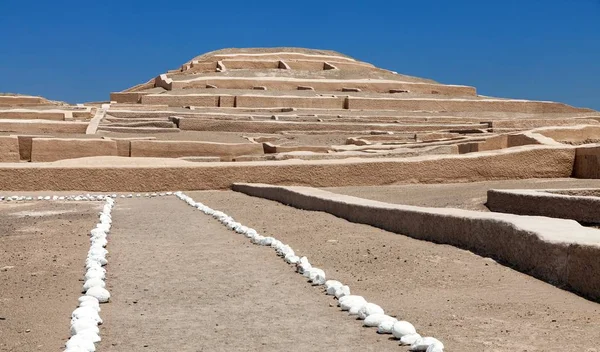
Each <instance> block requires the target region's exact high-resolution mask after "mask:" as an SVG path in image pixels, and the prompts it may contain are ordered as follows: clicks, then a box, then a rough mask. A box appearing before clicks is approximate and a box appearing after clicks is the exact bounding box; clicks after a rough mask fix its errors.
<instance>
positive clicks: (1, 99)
mask: <svg viewBox="0 0 600 352" xmlns="http://www.w3.org/2000/svg"><path fill="white" fill-rule="evenodd" d="M47 103H48V101H46V99H44V98H42V97H31V96H20V95H16V96H13V95H1V96H0V106H27V105H44V104H47Z"/></svg>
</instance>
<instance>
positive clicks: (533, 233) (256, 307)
mask: <svg viewBox="0 0 600 352" xmlns="http://www.w3.org/2000/svg"><path fill="white" fill-rule="evenodd" d="M165 61H166V64H172V65H173V67H174V69H172V70H168V71H166V72H162V73H157V75H156V76H155V77H152V78H150V77H149V78H150V79H149V80H148V81H147V82H142V83H139V84H137V85H134V86H132V87H130V88H127V89H124V90H121V91H118V89H119V87H115V91H114V92H110V93H108V92H107V96H106V98H107V99H108V100H107V101H101V102H88V103H82V104H77V105H71V104H68V103H64V102H59V101H50V100H47V99H45V98H42V97H36V96H27V95H19V94H9V93H0V247H2V248H3V249H0V268H1V271H0V282H2V283H0V292H6V293H5V294H2V296H0V298H3V299H4V302H6V303H3V302H1V301H0V340H2V339H3V338H2V334H3V333H4V334H5V336H6V340H5V341H7V342H4V343H3V342H2V341H0V351H4V350H7V351H13V350H14V351H17V350H18V351H31V350H34V348H35V347H36V346H39V345H43V346H44V349H45V350H58V349H57V348H63V347H64V344H65V342H66V343H67V345H66V351H71V352H73V351H92V350H93V349H95V348H96V345H97V349H98V351H125V350H127V351H137V350H140V351H143V350H146V351H147V350H152V351H169V350H187V349H181V348H176V346H174V345H169V344H167V342H168V343H173V341H196V340H198V339H199V337H198V336H195V335H194V334H200V335H201V336H202V341H205V342H198V343H197V346H201V345H202V343H206V344H207V345H206V346H213V347H214V346H223V343H224V341H228V342H227V343H228V344H229V343H231V345H230V346H229V347H230V348H229V349H225V350H230V351H236V350H244V349H243V348H242V347H240V346H243V344H241V342H236V334H237V333H240V334H244V335H243V336H245V339H250V340H252V341H255V340H253V339H256V341H259V342H260V343H258V342H257V344H262V345H266V346H269V348H270V349H267V350H269V351H270V350H273V351H275V350H285V349H287V350H290V348H289V346H291V345H296V346H297V348H298V349H297V350H306V351H308V350H311V351H313V350H314V351H317V350H326V349H327V348H326V347H327V346H338V348H337V349H336V350H348V351H364V350H365V346H375V347H374V348H375V349H373V350H392V349H394V348H396V349H397V350H399V351H407V350H411V351H427V352H434V351H438V352H439V351H443V350H448V351H467V352H471V351H472V352H475V351H484V350H485V351H522V350H529V351H550V350H567V349H568V350H571V349H572V350H578V351H595V350H594V348H598V346H600V334H598V331H600V306H599V305H598V304H599V303H600V260H599V259H598V258H600V230H599V226H600V212H599V211H600V112H598V111H595V110H593V109H588V108H585V107H574V106H570V105H567V104H564V103H560V102H551V101H532V100H522V99H515V98H513V99H508V98H501V97H488V96H483V95H479V94H478V92H477V88H476V87H470V86H464V85H452V84H443V83H439V82H436V81H434V80H431V79H426V78H419V77H413V76H408V75H404V74H402V73H397V72H392V71H389V70H386V69H384V68H379V67H376V66H374V65H372V64H369V63H367V62H363V61H360V60H358V59H354V58H351V57H349V56H346V55H344V54H341V53H338V52H334V51H330V50H311V49H301V48H254V49H223V50H218V51H214V52H209V53H206V54H203V55H200V56H197V57H195V58H193V59H191V60H189V61H188V62H185V63H183V64H181V65H179V66H177V64H179V63H172V62H168V57H167V58H165ZM109 94H110V97H109ZM186 205H188V206H186ZM99 212H100V215H99V216H98V213H99ZM98 219H99V220H98ZM90 229H93V230H92V231H91V232H90ZM86 233H87V234H88V236H85V234H86ZM81 234H83V236H82V235H81ZM34 235H35V236H34ZM88 237H89V239H88ZM40 238H42V239H41V240H40ZM254 245H256V246H254ZM261 246H262V247H266V248H271V249H273V250H274V252H275V254H273V253H267V252H266V251H267V249H266V248H262V247H261ZM105 248H106V249H105ZM292 248H293V249H292ZM277 256H279V257H281V259H282V260H283V263H282V261H281V260H280V261H277V260H276V259H277ZM309 261H310V262H309ZM84 270H85V271H84ZM83 273H85V276H84V281H81V282H80V281H79V280H78V279H80V278H81V276H82V274H83ZM296 273H299V274H301V275H297V274H296ZM48 275H50V276H49V277H48ZM25 277H26V278H27V279H28V280H29V282H26V281H24V279H23V278H25ZM307 281H308V283H307ZM53 282H54V283H56V285H54V284H53ZM81 285H84V289H83V290H81ZM81 294H83V296H82V297H80V298H79V301H77V297H78V296H81ZM24 297H25V298H24ZM90 297H91V298H90ZM215 297H218V299H217V298H215ZM265 297H270V300H265V299H264V298H265ZM38 301H39V302H41V303H39V306H40V307H41V308H40V310H41V311H43V312H44V314H43V316H39V312H38V310H37V309H32V308H31V306H34V305H36V304H37V303H35V302H38ZM50 302H51V303H50ZM77 302H79V303H78V307H77V306H75V307H74V305H75V304H76V303H77ZM104 303H107V304H104ZM338 305H339V306H340V308H338ZM100 307H101V309H100ZM74 308H75V311H73V309H74ZM340 310H343V311H346V310H348V311H349V313H350V315H348V314H347V313H348V312H344V314H342V313H341V312H340ZM72 311H73V313H71V312H72ZM65 312H66V316H65V314H64V313H65ZM69 314H72V315H71V316H69ZM222 315H223V316H225V315H230V316H235V317H236V318H235V319H237V320H232V321H229V322H224V321H220V320H218V318H217V317H219V316H222ZM69 317H71V319H72V320H71V321H70V320H69ZM253 317H258V318H256V319H254V318H253ZM357 317H358V319H359V320H361V321H360V322H358V323H357V322H356V320H357ZM3 318H6V321H2V319H3ZM69 322H71V325H70V326H71V329H70V330H69ZM274 325H278V327H277V328H276V330H277V331H278V332H279V333H280V334H279V335H277V336H278V338H275V337H274V335H273V336H271V335H268V336H267V335H264V336H263V335H261V334H259V333H256V331H266V330H269V329H271V330H272V329H273V326H274ZM26 326H31V327H30V328H26ZM361 326H365V327H370V328H362V327H361ZM25 329H29V330H31V331H30V332H27V334H28V335H27V336H28V337H27V339H23V336H25V333H24V332H23V331H25ZM162 329H164V330H162ZM167 329H168V330H169V331H171V333H170V334H172V336H171V335H168V336H169V338H165V337H164V333H162V334H163V335H161V332H160V331H163V332H164V331H166V330H167ZM376 331H377V332H378V333H376ZM293 332H297V333H295V334H293ZM282 335H285V336H286V337H285V338H283V337H281V336H282ZM292 335H293V337H290V336H292ZM248 336H251V337H248ZM334 336H337V338H334ZM281 339H283V340H281ZM340 340H343V341H345V345H344V346H345V347H344V348H345V349H340V348H339V344H338V341H340ZM15 341H26V342H25V343H24V344H21V345H19V344H18V343H17V342H15ZM251 343H253V342H251ZM398 345H402V346H404V347H401V346H398ZM148 347H149V348H150V349H148ZM198 350H200V349H198ZM208 350H215V349H214V348H213V349H211V348H210V347H208ZM252 350H254V349H252ZM291 350H295V349H294V348H292V349H291ZM367 350H368V349H367Z"/></svg>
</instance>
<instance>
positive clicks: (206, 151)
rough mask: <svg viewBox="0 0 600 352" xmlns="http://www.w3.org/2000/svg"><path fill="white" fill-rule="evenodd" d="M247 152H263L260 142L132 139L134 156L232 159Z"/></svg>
mask: <svg viewBox="0 0 600 352" xmlns="http://www.w3.org/2000/svg"><path fill="white" fill-rule="evenodd" d="M246 154H263V146H262V145H261V144H258V143H212V142H195V141H131V156H132V157H156V158H181V157H188V156H219V157H220V158H221V160H224V161H230V160H231V159H232V157H234V156H239V155H246Z"/></svg>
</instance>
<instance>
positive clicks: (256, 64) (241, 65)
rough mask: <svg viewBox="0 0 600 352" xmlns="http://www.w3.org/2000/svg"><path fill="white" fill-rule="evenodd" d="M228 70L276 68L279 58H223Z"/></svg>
mask: <svg viewBox="0 0 600 352" xmlns="http://www.w3.org/2000/svg"><path fill="white" fill-rule="evenodd" d="M223 64H224V65H225V67H227V69H228V70H267V69H278V68H279V60H227V59H226V60H223Z"/></svg>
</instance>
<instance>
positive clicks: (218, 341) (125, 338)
mask: <svg viewBox="0 0 600 352" xmlns="http://www.w3.org/2000/svg"><path fill="white" fill-rule="evenodd" d="M113 221H114V225H113V230H112V233H111V243H110V244H109V249H110V257H109V262H110V263H109V274H108V276H107V285H108V287H109V289H110V291H111V293H112V298H111V300H112V302H111V303H110V304H108V305H104V306H103V307H102V317H103V319H104V326H103V327H102V332H101V333H102V338H103V340H102V342H101V344H100V346H99V350H101V351H325V350H336V351H382V350H388V349H394V347H396V346H395V345H396V343H395V342H390V341H388V337H387V336H381V335H377V334H376V333H374V331H372V330H367V329H361V328H360V323H359V322H356V321H354V319H352V318H350V317H348V316H346V315H345V314H342V313H340V312H339V311H338V310H337V308H333V307H330V303H333V300H332V299H331V297H330V296H325V295H324V294H323V293H322V289H321V288H316V287H311V286H310V285H309V284H308V283H306V281H305V280H304V278H303V277H302V276H300V275H298V274H295V273H294V272H293V270H292V268H291V267H290V266H288V265H286V264H285V263H284V262H283V261H282V260H281V259H279V258H278V257H277V256H276V255H275V254H274V252H273V251H272V250H271V249H268V248H265V247H258V246H254V245H251V244H250V242H249V241H248V240H247V239H246V238H245V237H242V236H240V235H237V234H234V233H233V232H231V231H228V230H227V229H226V228H225V227H224V226H223V225H221V224H220V223H218V222H217V221H216V220H214V219H212V218H211V217H209V216H206V215H204V214H203V213H201V212H200V211H198V210H196V209H193V208H191V207H189V206H187V205H186V204H185V203H183V202H182V201H180V200H178V199H176V198H175V197H168V198H160V199H144V200H143V201H140V200H136V199H126V200H119V201H118V203H117V206H116V207H115V209H114V210H113Z"/></svg>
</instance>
